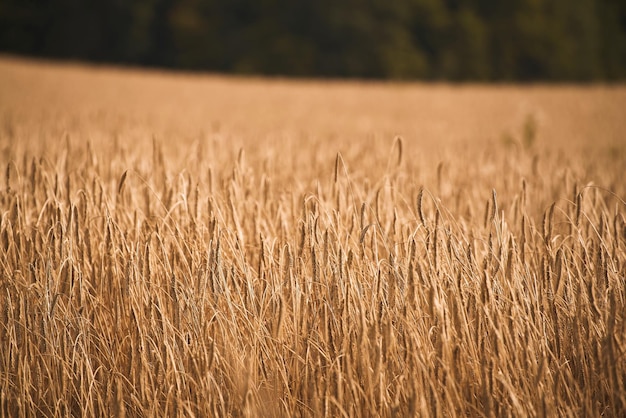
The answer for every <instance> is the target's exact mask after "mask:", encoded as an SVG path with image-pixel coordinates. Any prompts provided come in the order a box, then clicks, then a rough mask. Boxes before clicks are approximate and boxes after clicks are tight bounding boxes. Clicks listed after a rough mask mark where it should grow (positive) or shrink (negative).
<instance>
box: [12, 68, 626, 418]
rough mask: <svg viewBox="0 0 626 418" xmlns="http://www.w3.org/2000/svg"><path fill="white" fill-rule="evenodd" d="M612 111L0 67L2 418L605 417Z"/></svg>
mask: <svg viewBox="0 0 626 418" xmlns="http://www.w3.org/2000/svg"><path fill="white" fill-rule="evenodd" d="M624 109H626V89H625V88H624V87H621V86H613V87H608V86H587V87H574V86H526V87H519V86H491V87H489V86H471V85H470V86H450V85H443V84H442V85H421V84H392V83H389V84H383V83H358V82H336V81H329V82H320V81H289V80H278V79H274V80H263V79H250V78H248V79H237V78H227V77H219V76H199V75H184V74H177V75H172V74H161V73H158V72H154V71H152V72H148V71H146V72H141V71H137V70H122V69H110V68H97V67H84V66H78V65H58V64H57V65H52V64H45V63H32V62H26V61H21V60H16V59H9V58H3V59H2V60H0V163H1V165H0V167H2V169H3V170H4V173H5V175H4V176H3V177H4V181H3V182H2V183H0V216H1V221H0V342H1V345H0V415H2V416H16V417H17V416H111V415H114V416H124V415H128V416H198V417H206V416H250V417H256V416H467V415H470V416H489V417H491V416H543V415H550V416H599V415H605V416H616V417H617V416H624V415H625V414H626V387H625V385H626V383H625V380H626V358H625V356H626V320H625V317H624V312H625V311H626V310H625V306H626V300H625V299H626V219H625V216H626V202H625V200H626V181H625V180H626V178H625V177H624V173H625V171H624V169H625V167H626V137H625V132H626V118H624Z"/></svg>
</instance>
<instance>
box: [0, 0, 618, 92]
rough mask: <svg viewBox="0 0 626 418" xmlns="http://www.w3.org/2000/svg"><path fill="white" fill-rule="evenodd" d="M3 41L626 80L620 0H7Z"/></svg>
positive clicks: (226, 66)
mask: <svg viewBox="0 0 626 418" xmlns="http://www.w3.org/2000/svg"><path fill="white" fill-rule="evenodd" d="M0 51H4V52H10V53H17V54H26V55H35V56H44V57H54V58H69V59H80V60H89V61H96V62H113V63H123V64H134V65H146V66H159V67H169V68H184V69H198V70H209V71H218V72H234V73H246V74H250V73H253V74H271V75H295V76H322V77H360V78H391V79H407V78H409V79H425V80H442V79H445V80H496V81H503V80H504V81H507V80H516V81H530V80H546V81H551V80H561V81H589V80H624V79H626V2H624V1H623V0H507V1H495V0H282V1H281V0H135V1H128V0H0Z"/></svg>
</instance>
